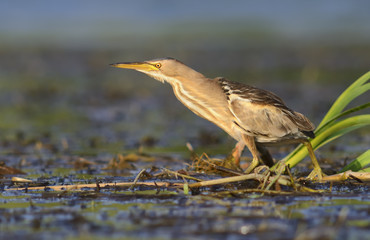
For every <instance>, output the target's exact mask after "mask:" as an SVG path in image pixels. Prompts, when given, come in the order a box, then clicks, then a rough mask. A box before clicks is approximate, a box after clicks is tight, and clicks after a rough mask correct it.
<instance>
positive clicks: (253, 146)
mask: <svg viewBox="0 0 370 240" xmlns="http://www.w3.org/2000/svg"><path fill="white" fill-rule="evenodd" d="M243 140H244V143H245V145H246V146H247V147H248V149H249V151H250V152H251V153H252V156H253V160H252V162H251V164H250V165H249V167H248V168H247V170H245V171H244V172H245V173H247V174H248V173H250V172H252V171H253V169H255V168H256V167H257V166H258V164H259V163H260V160H259V157H258V151H257V147H256V143H255V141H254V137H252V136H248V135H245V134H243Z"/></svg>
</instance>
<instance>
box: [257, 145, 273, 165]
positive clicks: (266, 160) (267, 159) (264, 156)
mask: <svg viewBox="0 0 370 240" xmlns="http://www.w3.org/2000/svg"><path fill="white" fill-rule="evenodd" d="M256 148H257V151H258V153H259V157H260V159H261V161H262V162H263V164H265V165H267V166H268V167H272V166H273V165H274V159H273V158H272V156H271V154H270V152H269V151H268V150H267V148H266V147H265V146H263V145H262V144H261V143H258V142H256Z"/></svg>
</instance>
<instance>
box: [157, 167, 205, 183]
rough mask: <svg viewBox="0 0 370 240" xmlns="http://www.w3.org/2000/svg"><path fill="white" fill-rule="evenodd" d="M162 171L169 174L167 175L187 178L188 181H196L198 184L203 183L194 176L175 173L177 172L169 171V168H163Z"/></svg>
mask: <svg viewBox="0 0 370 240" xmlns="http://www.w3.org/2000/svg"><path fill="white" fill-rule="evenodd" d="M162 170H163V171H165V172H167V173H170V174H173V175H175V176H176V177H177V176H180V177H183V178H187V179H190V180H194V181H197V182H201V181H203V180H202V179H199V178H195V177H192V176H189V175H185V174H182V173H179V172H175V171H172V170H169V169H167V168H162Z"/></svg>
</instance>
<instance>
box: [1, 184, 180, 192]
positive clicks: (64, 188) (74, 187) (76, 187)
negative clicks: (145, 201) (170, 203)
mask: <svg viewBox="0 0 370 240" xmlns="http://www.w3.org/2000/svg"><path fill="white" fill-rule="evenodd" d="M136 185H143V186H160V187H163V186H164V187H168V186H174V187H182V186H183V183H169V182H136ZM130 186H132V182H122V183H115V182H114V183H100V188H104V187H130ZM46 188H49V189H52V190H55V191H71V190H77V191H80V190H81V189H83V188H96V183H91V184H76V185H56V186H42V187H27V188H26V187H23V188H8V189H5V191H22V190H26V189H27V190H44V189H46Z"/></svg>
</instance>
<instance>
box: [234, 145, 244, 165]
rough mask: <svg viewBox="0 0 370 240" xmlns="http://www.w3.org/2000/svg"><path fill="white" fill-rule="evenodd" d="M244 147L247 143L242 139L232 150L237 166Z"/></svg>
mask: <svg viewBox="0 0 370 240" xmlns="http://www.w3.org/2000/svg"><path fill="white" fill-rule="evenodd" d="M244 147H245V143H244V141H243V140H241V141H239V142H238V143H237V144H236V145H235V148H234V149H233V150H232V152H231V156H232V157H233V159H234V163H235V165H236V166H239V165H240V156H241V155H242V152H243V150H244Z"/></svg>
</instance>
